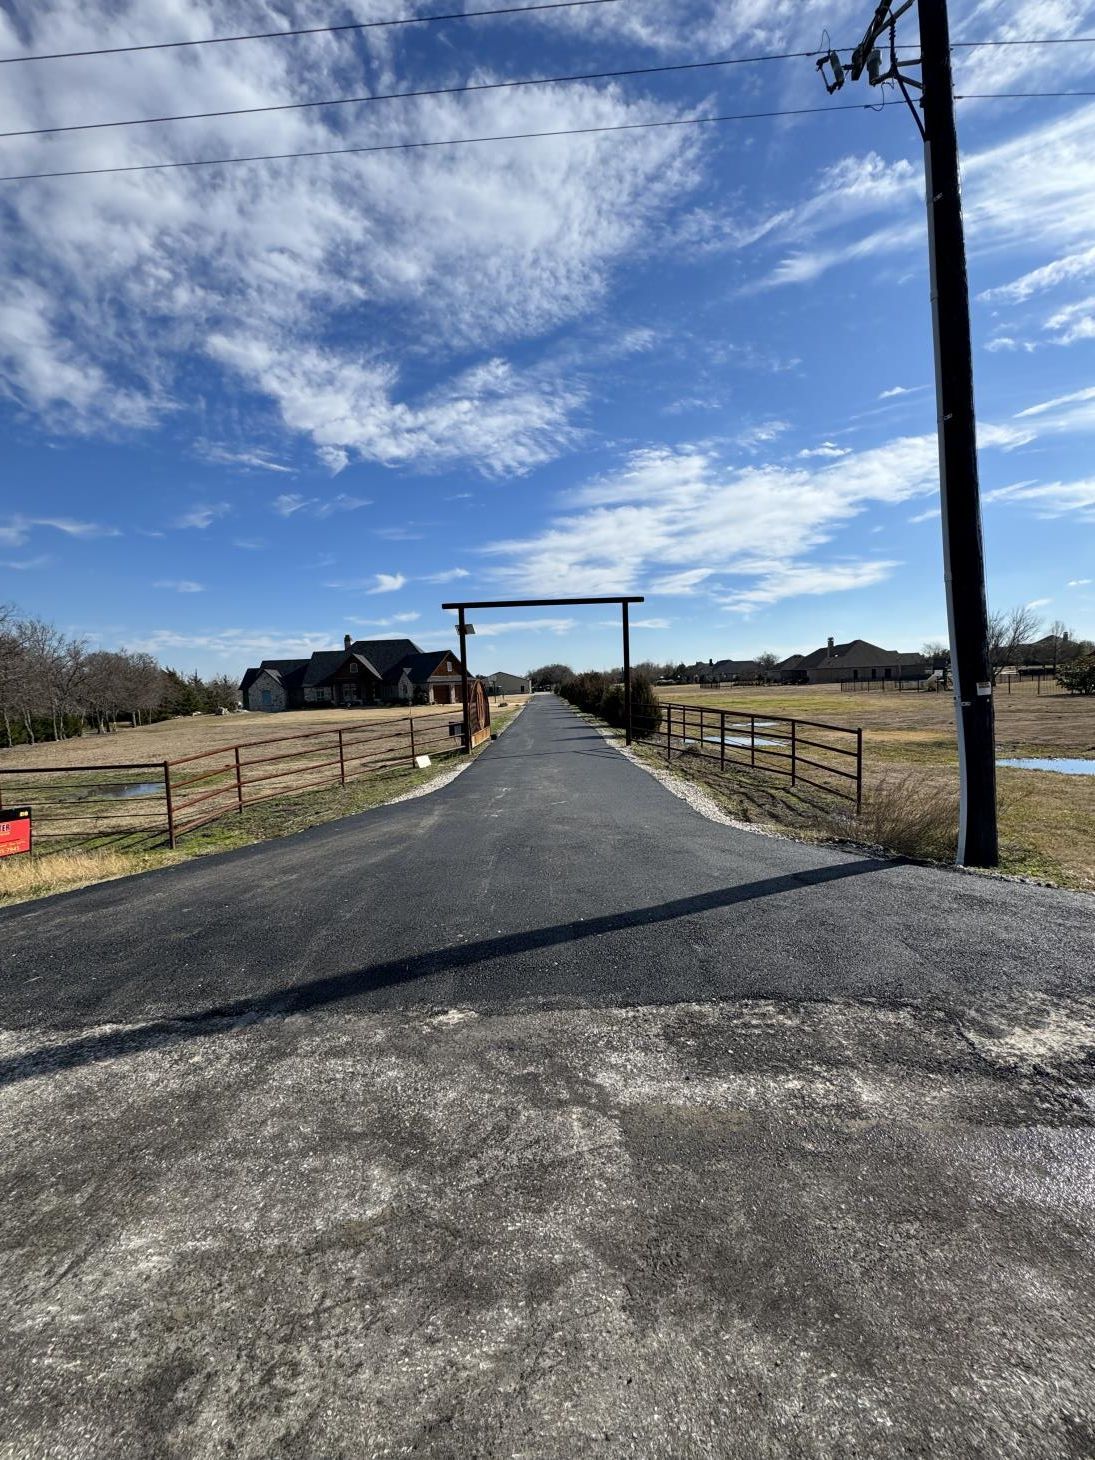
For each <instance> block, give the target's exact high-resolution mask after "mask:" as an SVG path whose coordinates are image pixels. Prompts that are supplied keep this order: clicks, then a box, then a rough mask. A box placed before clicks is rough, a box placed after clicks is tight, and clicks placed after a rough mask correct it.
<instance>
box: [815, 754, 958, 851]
mask: <svg viewBox="0 0 1095 1460" xmlns="http://www.w3.org/2000/svg"><path fill="white" fill-rule="evenodd" d="M840 830H841V834H842V835H844V836H852V837H854V838H855V840H856V841H860V842H869V843H872V844H873V845H875V846H879V847H885V848H886V849H887V851H891V852H898V853H900V854H901V855H903V856H906V857H919V858H922V859H923V860H924V861H928V862H953V861H954V858H955V855H956V854H957V851H958V796H957V793H956V792H955V790H954V788H953V787H952V786H947V785H939V784H937V783H934V782H932V781H925V780H924V779H923V778H922V777H920V776H914V775H904V776H888V777H886V778H885V779H883V780H879V781H877V782H875V784H874V785H872V786H871V787H870V788H869V789H868V791H867V794H866V795H865V796H864V798H863V809H862V810H861V812H860V814H859V816H858V817H857V818H856V819H855V820H854V821H852V820H851V819H849V820H847V821H842V823H841V827H840Z"/></svg>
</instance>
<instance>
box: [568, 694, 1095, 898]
mask: <svg viewBox="0 0 1095 1460" xmlns="http://www.w3.org/2000/svg"><path fill="white" fill-rule="evenodd" d="M583 718H584V717H583ZM589 723H590V724H591V725H593V726H594V727H595V728H596V730H597V731H598V732H599V733H600V735H601V736H602V738H603V739H604V740H606V741H607V742H608V744H609V745H611V746H612V748H613V749H614V750H618V751H619V752H620V754H621V755H622V756H623V757H624V758H625V759H626V760H629V761H630V762H631V764H632V765H635V766H638V768H639V769H640V770H641V771H645V772H646V773H647V775H648V776H653V777H654V779H655V780H656V781H657V782H658V783H659V784H660V785H663V786H664V787H665V789H666V790H667V791H669V792H670V793H671V794H672V795H674V796H676V797H677V798H678V800H681V801H684V802H686V803H687V804H688V805H689V806H691V808H692V810H693V811H695V812H697V813H698V815H700V816H703V817H705V818H706V819H707V820H708V821H715V822H718V824H719V825H720V826H730V827H733V829H734V830H735V831H748V832H751V833H752V834H753V836H766V837H772V838H773V839H774V840H776V841H781V842H797V843H798V845H799V846H815V847H825V848H828V849H829V850H831V851H837V852H849V853H855V854H858V855H860V856H862V855H864V854H866V855H868V856H871V857H877V858H878V860H879V861H880V862H903V863H907V864H908V865H910V866H914V867H930V868H932V869H933V870H935V871H938V872H954V873H957V874H959V875H960V876H963V877H982V878H991V879H992V880H993V881H995V882H1018V883H1019V884H1020V885H1022V886H1024V887H1046V888H1049V889H1050V890H1051V891H1053V892H1061V893H1065V894H1066V895H1069V894H1077V895H1079V896H1080V897H1090V896H1092V894H1091V893H1089V892H1086V891H1084V890H1083V889H1081V888H1077V887H1062V886H1061V885H1060V883H1058V882H1046V881H1045V880H1044V879H1043V878H1041V877H1026V876H1024V875H1023V874H1022V873H1018V872H1001V871H1000V870H999V868H997V867H955V866H952V865H951V864H950V863H947V862H925V861H920V860H919V859H918V858H916V857H906V856H903V855H901V854H899V853H897V852H891V851H890V850H889V848H888V847H880V846H878V845H877V844H875V843H873V842H855V841H844V840H843V839H839V838H836V837H834V838H832V839H831V840H828V839H827V840H825V841H816V842H815V841H809V840H807V839H806V838H804V837H796V836H790V835H789V834H788V833H787V832H783V831H779V830H776V829H773V828H770V827H765V826H757V825H756V824H755V823H754V822H751V821H738V820H736V819H735V818H734V817H733V816H728V815H727V814H726V812H725V811H723V809H722V807H721V806H719V804H718V802H717V801H715V800H714V798H713V797H711V796H709V795H708V794H707V792H706V791H701V790H700V789H699V787H698V786H694V785H692V783H691V782H690V781H686V780H684V779H683V778H682V777H680V776H675V775H674V774H673V773H672V771H663V770H661V769H660V768H658V767H657V766H652V765H648V764H647V762H646V761H644V760H640V759H639V757H638V756H637V755H636V754H635V752H634V751H633V750H632V749H631V748H630V746H627V745H623V744H621V742H620V741H619V740H616V739H615V738H614V737H613V735H612V733H611V732H610V731H609V729H608V728H607V727H606V726H603V725H601V724H600V723H599V722H598V721H596V720H593V719H590V721H589Z"/></svg>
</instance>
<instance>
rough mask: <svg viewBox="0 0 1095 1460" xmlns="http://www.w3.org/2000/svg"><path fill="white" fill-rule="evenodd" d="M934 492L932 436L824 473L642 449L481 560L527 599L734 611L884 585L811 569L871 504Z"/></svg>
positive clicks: (854, 570) (986, 435)
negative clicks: (698, 595) (631, 597)
mask: <svg viewBox="0 0 1095 1460" xmlns="http://www.w3.org/2000/svg"><path fill="white" fill-rule="evenodd" d="M1033 434H1034V433H1033V431H1032V430H1030V429H1028V428H1022V427H1016V426H1012V425H1004V426H996V425H993V424H991V423H988V424H985V425H983V426H982V427H981V429H980V431H979V439H980V443H981V446H982V448H983V449H992V448H993V447H996V448H1002V449H1007V448H1009V447H1013V446H1015V445H1017V444H1019V443H1021V442H1026V441H1029V440H1030V439H1031V437H1032V435H1033ZM938 485H939V461H938V447H937V443H936V438H935V436H934V435H923V436H905V437H897V438H895V439H893V440H891V441H888V442H885V443H883V444H882V445H880V446H878V447H875V448H872V449H870V450H865V451H859V452H851V453H849V454H847V455H844V456H842V457H840V458H839V459H838V460H834V461H824V459H823V462H822V463H821V464H818V463H815V462H812V461H811V462H803V461H796V462H795V464H794V465H787V464H784V463H768V464H757V465H748V466H741V465H738V464H735V463H732V462H727V461H725V460H723V459H722V458H721V457H720V456H719V455H717V454H716V453H714V452H713V451H700V450H696V449H686V448H685V449H680V450H673V449H671V448H669V447H662V448H651V449H648V450H644V451H638V452H634V453H633V454H632V455H631V456H630V457H629V458H628V459H627V461H626V462H625V463H624V464H623V466H622V467H621V468H620V469H619V470H617V471H615V472H610V473H608V474H606V475H604V476H601V477H597V478H594V479H593V480H592V481H590V482H587V483H586V484H585V485H584V486H582V487H579V488H578V489H577V490H575V491H573V492H571V493H569V494H568V496H567V498H566V507H567V510H566V511H565V512H564V513H563V514H562V515H560V516H558V517H556V518H555V519H554V520H553V521H552V522H551V523H550V524H549V525H548V526H547V527H546V528H544V529H543V530H542V531H540V532H538V533H536V534H534V535H531V536H528V537H525V538H516V539H508V540H503V541H498V542H493V543H489V544H488V545H487V546H486V547H485V549H484V552H485V553H486V555H487V556H488V558H491V559H493V560H494V561H495V562H496V563H497V565H498V566H496V567H495V568H493V569H492V570H491V571H492V575H493V576H494V577H496V578H497V579H499V580H500V581H503V582H505V583H507V584H510V585H511V586H512V587H514V588H521V589H523V590H526V591H538V592H545V593H546V592H570V593H589V594H596V593H605V594H607V593H619V592H624V591H628V590H631V589H638V588H640V587H646V586H647V581H648V579H650V580H652V581H651V582H650V584H649V591H651V592H661V593H689V592H694V591H696V590H697V589H698V588H699V587H700V586H701V585H704V584H705V580H707V579H710V578H712V577H717V579H718V581H719V584H720V587H719V588H718V589H717V590H716V592H715V596H716V597H717V598H718V599H719V601H720V602H722V603H723V604H724V606H726V607H728V608H735V609H741V608H747V607H749V606H750V605H752V606H757V605H759V604H761V603H764V602H775V601H777V599H779V598H782V597H787V596H792V595H798V594H812V593H820V592H825V591H833V592H837V591H845V590H849V589H854V588H858V587H869V586H872V585H874V584H877V583H878V582H881V581H882V580H883V579H884V578H885V577H886V576H887V575H888V574H889V573H890V572H891V571H892V569H893V567H894V563H893V561H892V560H891V559H890V558H885V559H879V560H877V561H876V560H869V561H864V560H862V559H861V558H860V557H858V556H856V557H855V558H848V557H845V556H840V557H837V558H836V560H834V561H829V560H825V561H823V562H820V563H819V562H816V561H815V560H814V557H813V555H814V554H815V553H816V552H817V550H818V549H819V548H821V547H823V546H824V545H826V544H827V543H829V542H831V541H832V539H833V537H834V536H835V535H836V534H837V533H838V532H839V531H840V530H841V529H842V528H843V527H844V526H846V525H847V524H848V523H850V522H851V521H852V520H853V519H854V518H855V517H856V516H858V515H859V514H860V513H861V512H863V511H864V510H865V508H866V507H867V506H868V505H869V504H871V503H886V504H896V503H901V502H905V501H908V500H910V499H912V498H916V497H923V496H926V495H929V494H931V493H933V492H935V491H937V490H938ZM932 506H933V510H934V503H933V504H932ZM735 578H736V579H738V580H739V582H738V583H734V582H732V581H728V580H733V579H735ZM740 580H745V582H744V584H743V583H742V582H741V581H740ZM823 584H828V585H829V587H828V588H825V587H823V586H819V585H823ZM704 591H708V592H709V591H711V590H710V589H707V588H706V587H705V588H704Z"/></svg>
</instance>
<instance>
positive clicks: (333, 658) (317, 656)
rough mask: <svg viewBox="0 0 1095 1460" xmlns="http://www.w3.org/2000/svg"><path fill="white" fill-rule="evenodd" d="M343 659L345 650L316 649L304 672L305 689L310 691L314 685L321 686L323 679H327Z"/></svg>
mask: <svg viewBox="0 0 1095 1460" xmlns="http://www.w3.org/2000/svg"><path fill="white" fill-rule="evenodd" d="M345 658H346V650H345V649H317V650H316V652H315V653H314V654H313V655H312V657H311V659H310V660H309V661H308V668H307V669H306V670H305V672H304V684H305V687H306V688H307V689H312V688H313V687H314V686H315V685H317V684H322V683H323V681H324V680H325V679H329V678H330V676H331V675H332V674H334V672H335V670H336V669H337V668H338V666H339V665H340V664H341V663H342V662H343V660H344V659H345Z"/></svg>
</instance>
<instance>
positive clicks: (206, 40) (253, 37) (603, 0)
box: [0, 0, 619, 66]
mask: <svg viewBox="0 0 1095 1460" xmlns="http://www.w3.org/2000/svg"><path fill="white" fill-rule="evenodd" d="M617 4H619V0H540V3H538V4H535V5H505V6H502V7H501V8H500V9H497V10H453V11H447V12H445V13H444V14H440V15H404V16H399V17H397V18H396V19H394V20H354V21H347V22H345V23H344V24H341V25H306V26H300V27H298V28H297V29H295V30H260V31H250V32H248V33H246V34H244V35H214V36H205V37H203V38H202V39H200V40H192V41H149V42H147V43H145V44H144V45H136V46H100V47H99V48H98V49H97V50H93V51H50V52H46V53H40V54H38V55H34V56H0V66H12V65H15V64H17V63H18V62H21V61H68V60H73V59H76V58H78V57H85V56H125V55H131V54H132V53H133V52H134V51H176V50H181V49H182V48H183V47H184V46H226V45H230V44H233V43H234V42H236V41H279V40H285V39H286V38H287V37H290V36H302V35H336V34H337V33H338V32H340V31H352V30H379V29H382V28H384V27H387V26H395V25H431V24H433V23H435V22H437V21H444V20H476V19H478V18H479V17H481V16H484V15H520V14H522V13H523V12H524V11H526V10H573V9H575V8H576V7H577V6H580V5H617Z"/></svg>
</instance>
